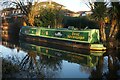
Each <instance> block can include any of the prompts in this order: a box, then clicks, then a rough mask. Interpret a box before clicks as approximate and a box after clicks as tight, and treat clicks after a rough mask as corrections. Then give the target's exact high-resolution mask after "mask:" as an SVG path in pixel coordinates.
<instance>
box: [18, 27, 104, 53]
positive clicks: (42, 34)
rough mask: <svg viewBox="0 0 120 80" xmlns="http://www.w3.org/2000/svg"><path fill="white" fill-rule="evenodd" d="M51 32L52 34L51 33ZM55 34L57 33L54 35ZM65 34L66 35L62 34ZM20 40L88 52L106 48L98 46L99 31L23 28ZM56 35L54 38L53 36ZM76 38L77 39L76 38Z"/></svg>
mask: <svg viewBox="0 0 120 80" xmlns="http://www.w3.org/2000/svg"><path fill="white" fill-rule="evenodd" d="M52 31H53V32H52ZM56 32H57V33H56ZM63 32H64V33H66V34H63ZM61 33H62V34H61ZM19 35H20V38H21V39H24V40H26V41H37V42H40V41H42V42H47V43H53V44H57V45H62V46H69V47H74V48H81V49H82V48H83V49H89V50H94V51H95V50H97V51H104V50H106V48H105V47H104V46H103V44H98V43H99V42H100V39H99V31H98V30H97V29H93V30H83V32H82V31H74V30H61V29H60V30H59V29H56V30H55V29H48V28H47V29H46V28H29V27H23V28H22V29H21V30H20V34H19ZM55 35H56V36H55ZM77 37H78V38H77Z"/></svg>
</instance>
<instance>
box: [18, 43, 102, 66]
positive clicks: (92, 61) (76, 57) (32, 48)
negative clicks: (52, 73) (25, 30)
mask: <svg viewBox="0 0 120 80" xmlns="http://www.w3.org/2000/svg"><path fill="white" fill-rule="evenodd" d="M20 47H21V48H22V49H23V50H25V51H29V55H32V54H34V53H37V55H46V56H47V57H48V58H50V57H54V58H55V57H56V58H59V59H61V60H66V61H69V62H74V63H77V64H81V65H84V66H88V67H94V66H95V65H96V64H97V62H98V59H99V57H100V55H102V54H103V53H104V52H103V53H102V52H101V53H98V55H96V54H97V52H95V53H94V52H92V53H91V54H88V53H90V52H88V51H86V52H87V53H84V52H83V50H82V51H80V53H75V52H69V51H65V50H60V49H57V47H55V48H54V47H53V46H52V48H51V47H48V46H47V47H46V46H45V45H42V46H38V45H34V44H30V43H25V42H20ZM94 54H95V55H94Z"/></svg>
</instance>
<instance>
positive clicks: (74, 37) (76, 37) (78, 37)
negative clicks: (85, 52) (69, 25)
mask: <svg viewBox="0 0 120 80" xmlns="http://www.w3.org/2000/svg"><path fill="white" fill-rule="evenodd" d="M67 37H68V38H73V39H79V40H83V39H85V37H84V36H73V35H68V36H67Z"/></svg>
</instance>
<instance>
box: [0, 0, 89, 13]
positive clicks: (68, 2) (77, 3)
mask: <svg viewBox="0 0 120 80" xmlns="http://www.w3.org/2000/svg"><path fill="white" fill-rule="evenodd" d="M2 1H5V0H0V3H1V2H2ZM9 1H10V0H9ZM13 1H14V0H13ZM31 1H35V0H31ZM39 1H47V0H39ZM52 1H54V2H57V3H60V4H62V5H64V6H66V8H67V9H69V10H71V11H74V12H78V11H90V8H89V7H88V6H87V5H86V4H85V3H87V2H85V1H86V0H52ZM1 9H2V5H1V4H0V10H1Z"/></svg>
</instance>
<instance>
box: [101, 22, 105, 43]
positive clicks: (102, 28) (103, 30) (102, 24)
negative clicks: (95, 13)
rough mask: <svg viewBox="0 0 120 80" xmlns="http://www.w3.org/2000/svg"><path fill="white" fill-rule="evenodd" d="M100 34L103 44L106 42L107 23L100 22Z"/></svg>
mask: <svg viewBox="0 0 120 80" xmlns="http://www.w3.org/2000/svg"><path fill="white" fill-rule="evenodd" d="M100 34H101V40H102V42H106V34H105V23H104V22H103V21H101V22H100Z"/></svg>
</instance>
